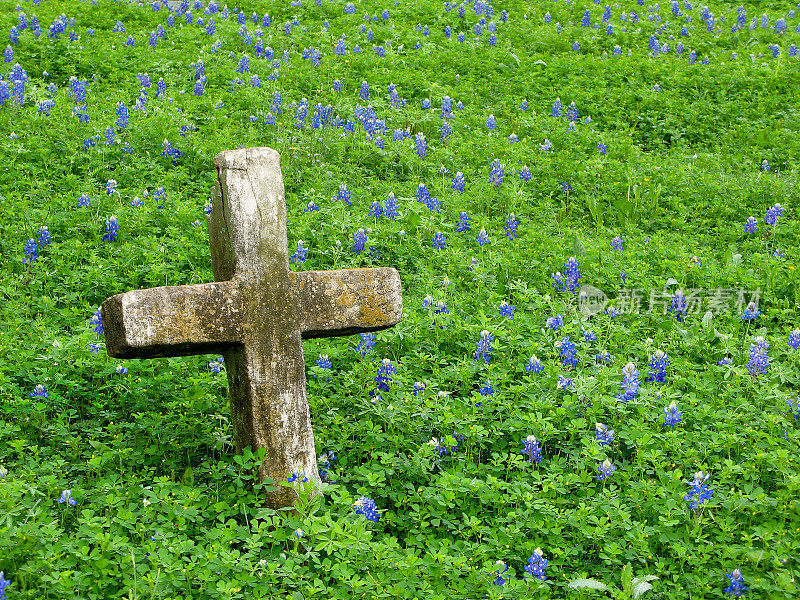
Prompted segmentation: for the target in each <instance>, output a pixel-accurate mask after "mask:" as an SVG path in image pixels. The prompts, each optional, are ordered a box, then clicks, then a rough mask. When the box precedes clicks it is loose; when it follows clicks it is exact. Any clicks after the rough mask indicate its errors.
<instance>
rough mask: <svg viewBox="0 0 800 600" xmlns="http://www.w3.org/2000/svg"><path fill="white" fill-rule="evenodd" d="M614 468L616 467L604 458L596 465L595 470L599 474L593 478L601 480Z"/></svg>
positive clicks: (614, 469)
mask: <svg viewBox="0 0 800 600" xmlns="http://www.w3.org/2000/svg"><path fill="white" fill-rule="evenodd" d="M616 470H617V467H615V466H614V465H612V464H611V461H610V460H608V459H605V460H604V461H603V462H602V463H600V464H599V465H597V471H598V473H599V474H598V475H596V476H595V479H597V480H598V481H603V480H604V479H606V478H607V477H609V476H610V475H611V474H612V473H613V472H614V471H616Z"/></svg>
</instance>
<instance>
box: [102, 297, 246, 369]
mask: <svg viewBox="0 0 800 600" xmlns="http://www.w3.org/2000/svg"><path fill="white" fill-rule="evenodd" d="M239 303H240V302H239V294H238V291H237V288H236V285H235V283H234V282H232V281H222V282H218V283H204V284H201V285H181V286H163V287H156V288H151V289H149V290H136V291H132V292H126V293H124V294H117V295H116V296H112V297H111V298H109V299H108V300H106V301H105V302H103V306H102V307H101V310H102V315H103V325H104V330H105V336H106V349H107V351H108V354H109V356H113V357H114V358H154V357H160V356H184V355H187V354H209V353H219V352H222V351H223V350H225V349H227V348H230V347H231V346H232V345H233V344H235V343H237V342H239V341H240V340H241V337H242V336H241V331H240V325H239V323H240V318H239V314H238V313H239V312H240V307H239Z"/></svg>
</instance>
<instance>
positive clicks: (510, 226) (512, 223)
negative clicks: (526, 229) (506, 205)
mask: <svg viewBox="0 0 800 600" xmlns="http://www.w3.org/2000/svg"><path fill="white" fill-rule="evenodd" d="M517 227H519V219H517V217H516V215H514V213H511V214H510V215H508V218H507V219H506V224H505V226H504V227H503V229H504V230H505V232H506V233H505V235H506V237H507V238H508V239H510V240H513V239H514V238H516V237H518V234H517Z"/></svg>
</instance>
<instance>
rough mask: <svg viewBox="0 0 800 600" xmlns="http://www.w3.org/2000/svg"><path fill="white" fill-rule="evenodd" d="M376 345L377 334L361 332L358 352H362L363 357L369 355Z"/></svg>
mask: <svg viewBox="0 0 800 600" xmlns="http://www.w3.org/2000/svg"><path fill="white" fill-rule="evenodd" d="M374 347H375V334H374V333H371V332H369V333H362V334H361V341H359V342H358V345H356V352H359V353H361V358H364V357H366V356H367V354H369V353H370V351H371V350H372V349H373V348H374Z"/></svg>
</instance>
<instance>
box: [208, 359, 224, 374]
mask: <svg viewBox="0 0 800 600" xmlns="http://www.w3.org/2000/svg"><path fill="white" fill-rule="evenodd" d="M224 362H225V358H223V357H222V356H220V357H217V358H216V359H214V360H212V361H210V362H209V363H208V368H209V369H211V371H213V372H214V373H220V372H221V371H222V364H223V363H224Z"/></svg>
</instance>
